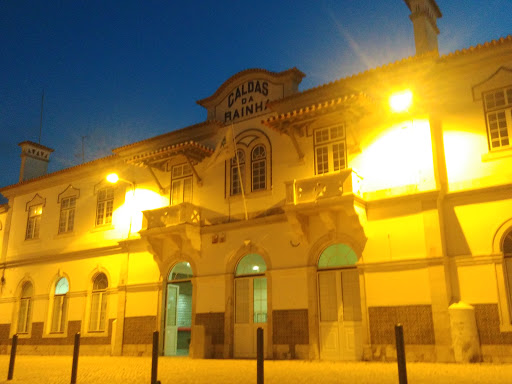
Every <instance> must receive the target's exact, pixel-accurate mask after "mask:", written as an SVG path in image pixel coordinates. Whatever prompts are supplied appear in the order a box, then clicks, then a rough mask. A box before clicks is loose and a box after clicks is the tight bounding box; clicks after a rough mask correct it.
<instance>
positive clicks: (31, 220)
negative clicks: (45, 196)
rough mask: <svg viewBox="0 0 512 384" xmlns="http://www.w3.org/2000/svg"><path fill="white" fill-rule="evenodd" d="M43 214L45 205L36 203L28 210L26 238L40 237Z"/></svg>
mask: <svg viewBox="0 0 512 384" xmlns="http://www.w3.org/2000/svg"><path fill="white" fill-rule="evenodd" d="M42 214H43V205H42V204H39V205H34V206H32V207H30V208H29V210H28V221H27V232H26V233H25V239H38V238H39V229H40V227H41V215H42Z"/></svg>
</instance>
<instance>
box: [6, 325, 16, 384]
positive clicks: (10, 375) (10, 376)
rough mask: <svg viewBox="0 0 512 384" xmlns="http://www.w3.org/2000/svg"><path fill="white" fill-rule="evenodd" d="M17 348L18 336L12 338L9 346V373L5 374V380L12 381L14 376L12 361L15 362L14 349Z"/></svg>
mask: <svg viewBox="0 0 512 384" xmlns="http://www.w3.org/2000/svg"><path fill="white" fill-rule="evenodd" d="M17 347H18V334H15V335H14V336H13V337H12V346H11V359H10V360H9V372H8V373H7V380H12V376H13V374H14V360H16V348H17Z"/></svg>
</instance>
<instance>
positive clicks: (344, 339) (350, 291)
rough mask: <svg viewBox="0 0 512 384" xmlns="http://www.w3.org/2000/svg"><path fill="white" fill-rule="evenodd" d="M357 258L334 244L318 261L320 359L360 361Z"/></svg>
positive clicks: (359, 306)
mask: <svg viewBox="0 0 512 384" xmlns="http://www.w3.org/2000/svg"><path fill="white" fill-rule="evenodd" d="M356 262H357V255H356V253H355V252H354V250H353V249H352V248H351V247H350V246H348V245H346V244H333V245H331V246H329V247H327V248H326V249H324V251H323V252H322V254H321V255H320V257H319V259H318V305H319V308H318V313H319V317H320V319H319V320H320V321H319V336H320V358H321V359H323V360H361V358H362V353H363V344H362V324H361V298H360V292H359V273H358V272H357V269H356V266H355V264H356Z"/></svg>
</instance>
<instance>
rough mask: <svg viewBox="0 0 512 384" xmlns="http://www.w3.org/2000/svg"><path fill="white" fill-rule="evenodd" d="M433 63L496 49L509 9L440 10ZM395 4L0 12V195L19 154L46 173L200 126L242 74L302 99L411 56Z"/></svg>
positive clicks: (47, 4) (267, 2)
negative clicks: (37, 150) (291, 88)
mask: <svg viewBox="0 0 512 384" xmlns="http://www.w3.org/2000/svg"><path fill="white" fill-rule="evenodd" d="M438 4H439V7H440V9H441V11H442V13H443V18H441V19H440V20H439V21H438V25H439V28H440V30H441V34H440V36H439V42H440V43H439V45H440V50H441V53H447V52H450V51H453V50H456V49H460V48H466V47H469V46H472V45H476V44H478V43H483V42H485V41H489V40H492V39H497V38H499V37H502V36H506V35H508V34H510V33H512V31H511V30H510V29H511V28H510V26H511V21H510V15H511V14H512V1H510V0H438ZM408 16H409V10H408V9H407V7H406V5H405V3H404V2H403V0H385V1H384V0H381V1H376V0H345V1H343V0H316V1H306V0H294V1H276V0H260V1H252V0H246V1H201V0H196V1H152V0H144V1H132V0H118V1H112V0H110V1H109V0H100V1H96V0H87V1H86V0H82V1H74V0H60V1H57V0H54V1H52V0H45V1H39V0H30V1H28V0H3V1H1V2H0V52H1V61H0V63H1V67H0V69H1V70H0V186H6V185H10V184H14V183H16V182H17V181H18V176H19V164H20V158H19V153H20V149H19V147H18V146H17V144H18V143H19V142H22V141H25V140H32V141H36V142H37V141H38V137H39V120H40V105H41V92H42V90H43V88H44V90H45V103H44V119H43V132H42V138H41V144H43V145H46V146H49V147H51V148H54V149H55V152H54V153H53V155H52V161H51V162H50V167H49V170H50V171H56V170H59V169H62V168H65V167H69V166H73V165H76V164H79V163H80V162H81V138H82V136H86V139H85V160H86V161H89V160H92V159H95V158H98V157H101V156H105V155H108V154H110V150H111V149H112V148H116V147H119V146H122V145H124V144H127V143H130V142H134V141H138V140H142V139H145V138H148V137H151V136H154V135H158V134H161V133H164V132H168V131H171V130H174V129H178V128H182V127H185V126H187V125H190V124H194V123H198V122H201V121H203V120H204V119H205V118H206V113H205V110H203V108H202V107H200V106H198V105H197V104H196V103H195V102H196V100H199V99H202V98H205V97H207V96H209V95H211V94H212V93H213V92H215V90H216V89H217V88H218V87H219V86H220V85H221V84H222V83H223V82H224V81H225V80H227V79H228V78H229V77H230V76H232V75H234V74H235V73H237V72H240V71H242V70H244V69H248V68H264V69H268V70H271V71H282V70H286V69H288V68H291V67H294V66H296V67H298V68H299V69H300V70H302V71H303V72H305V73H306V75H307V77H306V78H305V79H304V81H303V82H302V85H301V89H302V90H304V89H307V88H311V87H314V86H317V85H320V84H323V83H326V82H330V81H333V80H335V79H338V78H341V77H344V76H347V75H350V74H352V73H355V72H360V71H363V70H365V69H368V68H372V67H375V66H379V65H382V64H384V63H387V62H390V61H395V60H398V59H400V58H402V57H406V56H411V55H413V54H414V40H413V32H412V23H411V22H410V20H409V17H408Z"/></svg>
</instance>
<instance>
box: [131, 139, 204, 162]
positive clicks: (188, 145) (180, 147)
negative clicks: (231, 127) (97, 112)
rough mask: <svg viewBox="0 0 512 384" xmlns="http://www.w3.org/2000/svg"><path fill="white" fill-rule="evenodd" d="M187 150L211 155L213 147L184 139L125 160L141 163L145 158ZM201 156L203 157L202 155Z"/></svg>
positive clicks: (162, 156) (156, 158) (159, 157)
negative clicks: (181, 141)
mask: <svg viewBox="0 0 512 384" xmlns="http://www.w3.org/2000/svg"><path fill="white" fill-rule="evenodd" d="M187 150H196V151H199V152H200V153H202V154H203V155H204V156H207V155H211V154H212V153H213V149H211V148H208V147H206V146H205V145H202V144H200V143H197V142H195V141H192V140H190V141H185V142H183V143H178V144H173V145H168V146H165V147H162V148H159V149H156V150H154V151H149V152H145V153H141V154H138V155H135V156H132V157H131V158H130V159H128V160H127V161H128V162H129V163H135V164H141V163H144V161H145V160H149V161H151V160H158V159H161V158H164V157H167V156H169V155H172V154H174V153H176V154H177V153H182V152H184V151H187ZM204 156H203V157H204Z"/></svg>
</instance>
